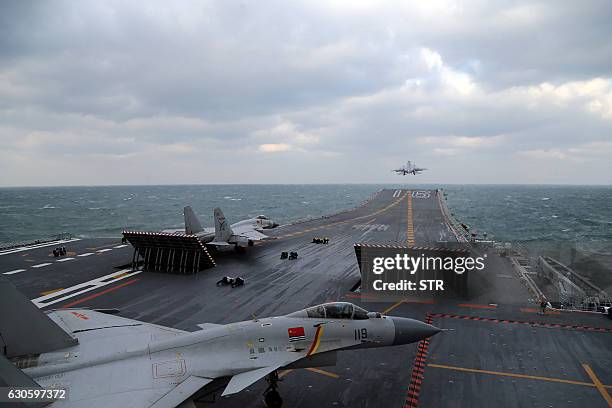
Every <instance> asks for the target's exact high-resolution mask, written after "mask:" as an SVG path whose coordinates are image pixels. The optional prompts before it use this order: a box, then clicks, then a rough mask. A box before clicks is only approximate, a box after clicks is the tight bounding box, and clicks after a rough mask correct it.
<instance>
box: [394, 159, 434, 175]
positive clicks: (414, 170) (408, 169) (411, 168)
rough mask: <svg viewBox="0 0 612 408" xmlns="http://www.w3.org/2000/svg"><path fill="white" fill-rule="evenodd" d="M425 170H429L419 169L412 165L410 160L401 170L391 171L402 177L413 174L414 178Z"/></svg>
mask: <svg viewBox="0 0 612 408" xmlns="http://www.w3.org/2000/svg"><path fill="white" fill-rule="evenodd" d="M423 170H427V169H424V168H420V167H417V166H416V165H414V164H412V162H411V161H410V160H408V163H406V165H405V166H403V167H400V168H399V169H394V170H391V171H394V172H396V173H397V174H399V175H402V176H405V175H407V174H412V175H413V176H416V175H417V174H420V173H421V172H422V171H423Z"/></svg>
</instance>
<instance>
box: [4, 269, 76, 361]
mask: <svg viewBox="0 0 612 408" xmlns="http://www.w3.org/2000/svg"><path fill="white" fill-rule="evenodd" d="M77 343H78V341H77V339H75V338H73V337H72V336H70V335H69V334H68V333H66V332H65V331H64V330H63V329H62V328H61V327H59V326H58V325H57V324H56V323H55V322H54V321H53V320H51V319H50V318H49V316H47V315H46V314H45V313H44V312H43V311H42V310H40V309H39V308H37V307H36V306H35V305H34V303H32V302H31V301H30V300H29V299H28V298H26V297H25V296H24V295H22V294H21V293H20V292H19V291H18V290H17V288H15V286H13V284H12V283H11V282H9V281H8V280H6V279H0V352H1V353H2V354H4V355H5V356H7V357H9V358H10V357H15V356H23V355H26V354H42V353H47V352H49V351H54V350H59V349H63V348H67V347H71V346H74V345H75V344H77Z"/></svg>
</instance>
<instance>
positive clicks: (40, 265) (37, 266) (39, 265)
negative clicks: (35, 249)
mask: <svg viewBox="0 0 612 408" xmlns="http://www.w3.org/2000/svg"><path fill="white" fill-rule="evenodd" d="M49 265H51V262H45V263H41V264H38V265H32V268H42V267H43V266H49Z"/></svg>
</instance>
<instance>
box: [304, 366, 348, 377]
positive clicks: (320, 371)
mask: <svg viewBox="0 0 612 408" xmlns="http://www.w3.org/2000/svg"><path fill="white" fill-rule="evenodd" d="M307 370H308V371H312V372H313V373H317V374H322V375H325V376H327V377H331V378H340V376H339V375H338V374H336V373H332V372H329V371H325V370H321V369H320V368H313V367H310V368H307Z"/></svg>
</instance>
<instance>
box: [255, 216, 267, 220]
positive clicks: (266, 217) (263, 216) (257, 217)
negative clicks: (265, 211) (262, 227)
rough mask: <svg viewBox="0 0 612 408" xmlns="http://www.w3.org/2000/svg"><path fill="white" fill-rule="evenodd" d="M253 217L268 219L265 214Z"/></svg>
mask: <svg viewBox="0 0 612 408" xmlns="http://www.w3.org/2000/svg"><path fill="white" fill-rule="evenodd" d="M255 218H257V219H258V220H267V219H268V217H266V216H265V215H258V216H257V217H255Z"/></svg>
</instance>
